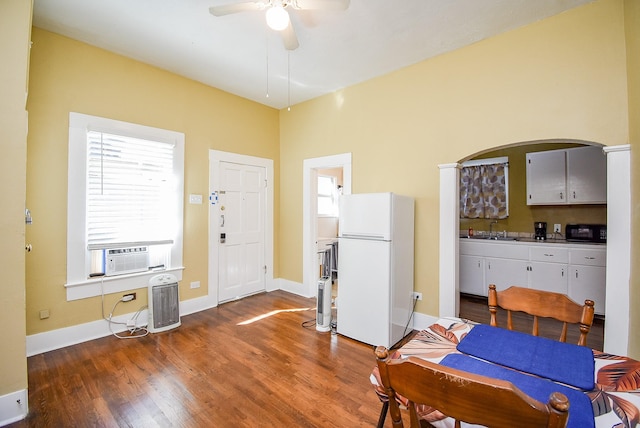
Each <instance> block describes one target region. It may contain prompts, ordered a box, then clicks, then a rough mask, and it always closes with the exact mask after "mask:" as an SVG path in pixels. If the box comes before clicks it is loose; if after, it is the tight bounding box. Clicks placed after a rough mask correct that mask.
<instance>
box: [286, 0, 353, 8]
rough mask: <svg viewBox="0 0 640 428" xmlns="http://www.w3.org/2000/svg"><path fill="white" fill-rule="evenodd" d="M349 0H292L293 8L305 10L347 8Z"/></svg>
mask: <svg viewBox="0 0 640 428" xmlns="http://www.w3.org/2000/svg"><path fill="white" fill-rule="evenodd" d="M349 1H350V0H293V1H292V2H291V5H292V6H293V8H294V9H305V10H347V9H348V8H349Z"/></svg>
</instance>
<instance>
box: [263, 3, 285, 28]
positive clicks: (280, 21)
mask: <svg viewBox="0 0 640 428" xmlns="http://www.w3.org/2000/svg"><path fill="white" fill-rule="evenodd" d="M266 16H267V25H268V26H269V28H271V29H272V30H275V31H282V30H284V29H285V28H287V26H288V25H289V14H288V13H287V11H286V10H284V7H282V6H281V5H275V6H272V7H270V8H269V9H268V10H267V14H266Z"/></svg>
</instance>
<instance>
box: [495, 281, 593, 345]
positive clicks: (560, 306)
mask: <svg viewBox="0 0 640 428" xmlns="http://www.w3.org/2000/svg"><path fill="white" fill-rule="evenodd" d="M498 308H502V309H504V310H506V311H507V328H508V329H509V330H513V321H512V317H511V313H512V312H524V313H526V314H529V315H532V316H533V327H532V332H531V334H533V335H534V336H538V332H539V328H538V318H539V317H544V318H553V319H556V320H558V321H560V322H562V331H561V333H560V337H559V339H558V340H559V341H561V342H566V341H567V331H568V326H569V324H578V325H579V328H580V338H579V340H578V345H582V346H586V345H587V335H588V334H589V331H590V330H591V326H592V325H593V317H594V302H593V300H585V301H584V305H580V304H578V303H576V302H574V301H573V300H571V299H570V298H569V297H568V296H567V295H565V294H561V293H553V292H550V291H542V290H534V289H531V288H524V287H517V286H511V287H509V288H507V289H506V290H502V291H497V290H496V286H495V285H494V284H491V285H489V312H490V313H491V321H490V324H491V325H492V326H494V327H495V326H497V325H498V320H497V316H496V315H497V310H498Z"/></svg>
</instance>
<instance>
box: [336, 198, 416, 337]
mask: <svg viewBox="0 0 640 428" xmlns="http://www.w3.org/2000/svg"><path fill="white" fill-rule="evenodd" d="M413 223H414V201H413V198H410V197H408V196H401V195H397V194H394V193H363V194H352V195H344V196H342V197H341V198H340V219H339V235H338V241H339V242H338V248H339V251H338V266H339V271H338V299H337V302H336V306H337V331H338V333H339V334H341V335H343V336H347V337H350V338H352V339H356V340H358V341H360V342H364V343H367V344H370V345H375V346H377V345H383V346H386V347H387V348H390V347H391V346H392V345H394V344H395V343H397V342H398V341H400V340H401V339H402V338H403V337H404V336H405V334H406V333H409V332H410V331H411V330H412V328H411V326H409V327H407V324H408V322H409V317H410V316H411V311H412V308H413V301H412V293H413V254H414V250H413V242H414V233H413V231H414V228H413ZM405 329H406V331H405Z"/></svg>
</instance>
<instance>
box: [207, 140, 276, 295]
mask: <svg viewBox="0 0 640 428" xmlns="http://www.w3.org/2000/svg"><path fill="white" fill-rule="evenodd" d="M221 162H230V163H237V164H241V165H250V166H257V167H263V168H265V177H266V179H267V187H266V193H265V204H264V205H265V208H264V210H265V212H264V216H265V218H264V229H265V230H264V234H265V236H264V246H265V248H264V263H265V265H266V266H267V272H266V273H265V288H266V290H267V291H273V290H275V289H276V287H275V286H274V280H273V210H274V206H273V204H274V202H273V198H274V190H273V189H274V182H273V176H274V174H273V159H266V158H260V157H256V156H248V155H241V154H238V153H230V152H222V151H219V150H209V183H208V185H209V194H208V195H207V198H206V203H207V204H208V206H209V210H208V211H209V212H208V222H209V237H208V248H209V263H208V270H209V272H208V282H209V284H208V293H207V300H208V303H209V306H211V307H214V306H218V303H219V302H218V286H219V281H218V271H219V263H218V257H219V254H220V249H219V246H220V243H219V241H218V234H219V233H220V225H219V224H218V221H217V219H218V217H217V213H216V212H214V210H213V209H212V206H213V205H215V204H216V202H217V200H216V197H215V195H216V194H215V192H216V191H217V190H219V189H218V187H219V185H220V163H221Z"/></svg>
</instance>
